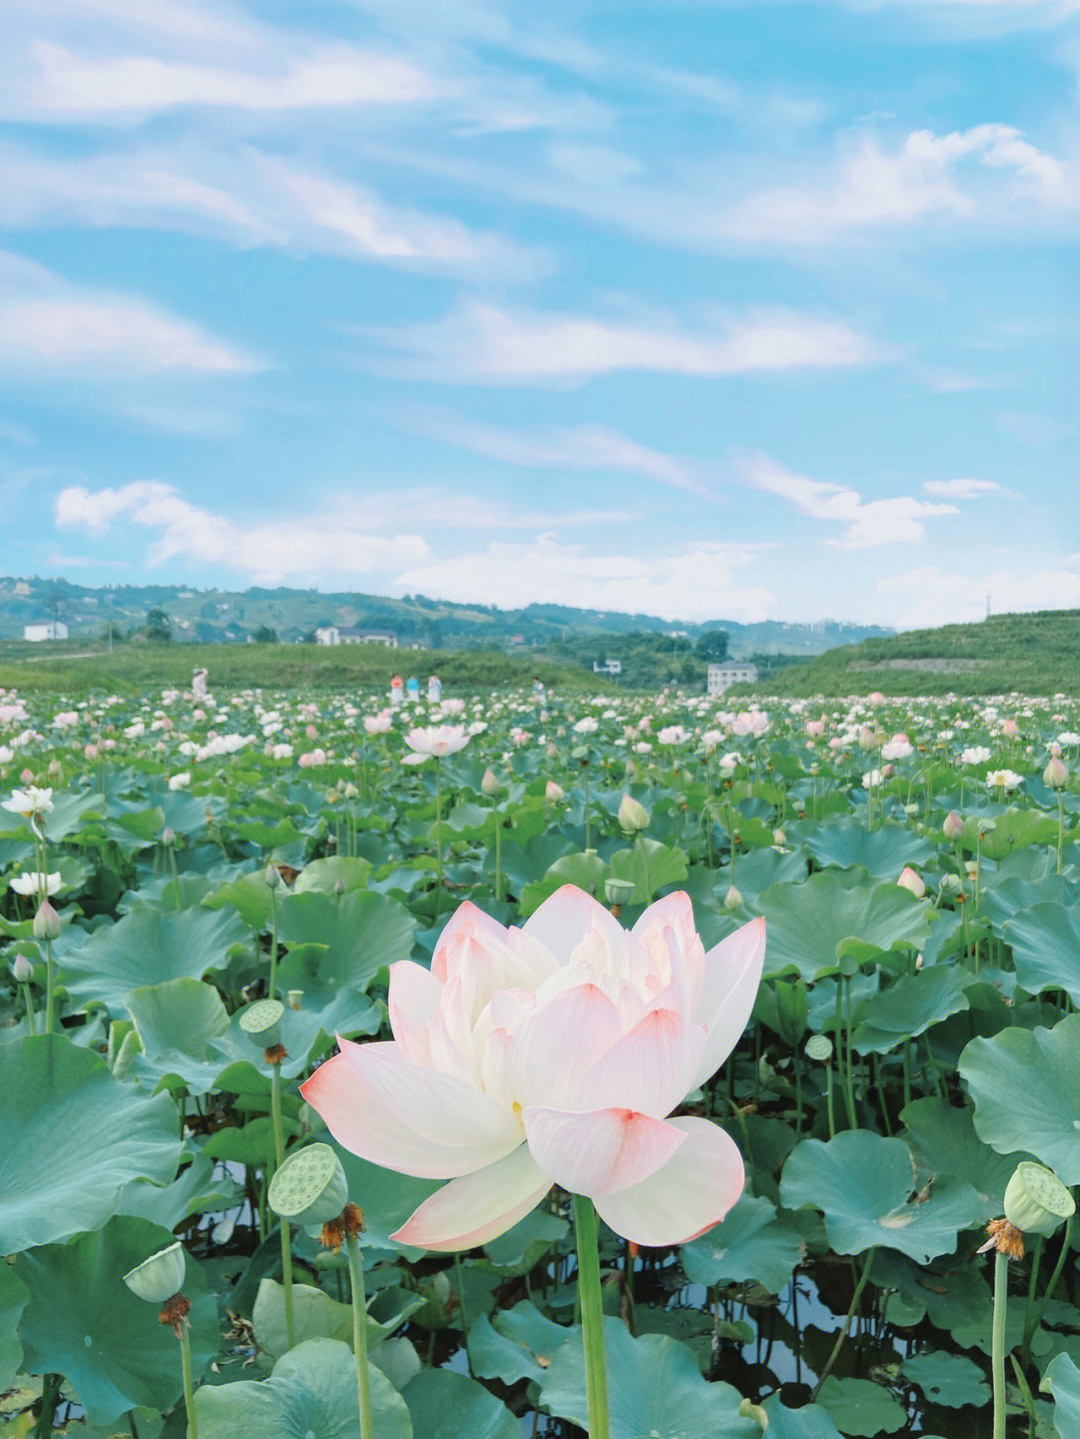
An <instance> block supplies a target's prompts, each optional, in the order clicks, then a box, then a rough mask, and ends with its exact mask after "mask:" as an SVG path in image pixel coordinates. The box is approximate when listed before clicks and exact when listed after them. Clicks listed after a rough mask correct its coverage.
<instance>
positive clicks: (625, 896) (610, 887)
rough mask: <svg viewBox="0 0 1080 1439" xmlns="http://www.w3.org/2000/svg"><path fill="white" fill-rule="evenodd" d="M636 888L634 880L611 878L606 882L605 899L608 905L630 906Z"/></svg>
mask: <svg viewBox="0 0 1080 1439" xmlns="http://www.w3.org/2000/svg"><path fill="white" fill-rule="evenodd" d="M635 887H636V886H635V885H634V882H633V880H630V879H615V878H614V877H609V878H608V879H605V880H604V898H605V899H606V900H607V902H608V904H629V903H630V899H631V896H632V895H633V893H634V889H635Z"/></svg>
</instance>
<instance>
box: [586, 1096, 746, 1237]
mask: <svg viewBox="0 0 1080 1439" xmlns="http://www.w3.org/2000/svg"><path fill="white" fill-rule="evenodd" d="M668 1123H669V1124H670V1125H672V1126H674V1127H675V1128H677V1129H680V1130H681V1131H682V1132H683V1133H684V1134H685V1135H686V1142H685V1144H683V1145H682V1147H681V1148H680V1149H678V1150H676V1151H675V1153H674V1154H673V1155H672V1157H671V1158H670V1159H669V1160H668V1162H667V1163H666V1164H665V1165H664V1166H663V1168H661V1169H658V1170H657V1171H656V1173H655V1174H652V1175H650V1176H649V1178H648V1179H645V1180H642V1182H641V1183H640V1184H634V1185H631V1186H630V1188H629V1189H620V1190H618V1191H617V1192H615V1193H611V1194H603V1195H600V1196H599V1197H598V1198H597V1199H596V1201H595V1203H596V1209H597V1213H598V1214H599V1215H600V1217H601V1219H602V1220H603V1221H604V1223H605V1224H606V1225H607V1226H608V1228H609V1229H613V1230H614V1231H615V1233H616V1234H621V1235H622V1237H623V1238H624V1239H631V1240H633V1241H634V1243H636V1244H645V1245H652V1246H656V1247H660V1246H663V1245H668V1244H686V1243H687V1242H688V1241H689V1240H691V1239H696V1238H697V1236H698V1235H699V1234H704V1233H705V1231H706V1230H707V1229H711V1228H712V1227H713V1225H714V1224H719V1223H720V1221H721V1219H723V1217H724V1215H725V1214H726V1213H727V1212H728V1210H729V1209H730V1208H731V1206H732V1205H733V1204H734V1203H735V1201H736V1199H738V1197H739V1195H740V1194H741V1193H742V1190H743V1183H744V1174H743V1162H742V1156H741V1155H740V1153H739V1150H738V1147H737V1146H736V1144H735V1142H734V1140H733V1139H731V1138H730V1137H729V1136H728V1135H727V1134H725V1133H724V1131H723V1130H722V1129H721V1128H719V1126H718V1125H715V1124H710V1122H709V1121H708V1120H707V1119H694V1118H690V1117H687V1118H684V1119H672V1120H669V1121H668Z"/></svg>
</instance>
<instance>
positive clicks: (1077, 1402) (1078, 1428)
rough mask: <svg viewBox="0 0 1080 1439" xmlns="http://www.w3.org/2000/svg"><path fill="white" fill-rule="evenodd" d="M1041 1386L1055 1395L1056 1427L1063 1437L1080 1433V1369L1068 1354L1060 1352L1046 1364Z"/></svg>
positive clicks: (1065, 1438)
mask: <svg viewBox="0 0 1080 1439" xmlns="http://www.w3.org/2000/svg"><path fill="white" fill-rule="evenodd" d="M1039 1387H1040V1388H1042V1389H1049V1390H1050V1393H1051V1394H1052V1395H1053V1399H1054V1427H1055V1428H1056V1429H1057V1432H1058V1433H1059V1434H1060V1435H1061V1439H1069V1436H1071V1435H1073V1434H1080V1369H1078V1368H1077V1367H1076V1365H1075V1364H1074V1363H1073V1361H1072V1360H1071V1359H1070V1358H1069V1356H1068V1355H1067V1354H1059V1355H1058V1356H1057V1358H1056V1359H1054V1360H1052V1361H1051V1362H1050V1363H1049V1364H1048V1365H1047V1366H1046V1373H1045V1375H1044V1376H1043V1382H1042V1384H1041V1385H1040V1386H1039Z"/></svg>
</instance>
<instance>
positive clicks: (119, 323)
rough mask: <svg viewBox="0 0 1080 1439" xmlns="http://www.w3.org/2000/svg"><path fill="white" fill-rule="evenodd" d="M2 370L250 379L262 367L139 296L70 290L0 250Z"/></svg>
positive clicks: (89, 375) (47, 273)
mask: <svg viewBox="0 0 1080 1439" xmlns="http://www.w3.org/2000/svg"><path fill="white" fill-rule="evenodd" d="M0 295H2V298H0V366H2V367H3V368H4V369H5V370H7V371H9V372H12V371H17V372H18V373H19V374H27V373H31V374H32V373H41V372H46V373H52V374H67V373H74V374H78V375H79V376H81V377H84V378H87V379H93V378H103V377H104V376H106V375H113V374H121V375H125V376H126V375H130V374H131V373H132V372H135V373H136V374H138V375H142V376H145V375H161V374H177V373H203V374H207V373H208V374H218V375H225V374H247V373H250V372H251V371H254V370H259V369H263V368H265V366H264V363H263V362H262V361H261V360H259V359H257V358H256V357H255V356H253V355H249V354H246V353H245V352H244V351H242V350H240V349H237V348H234V347H233V346H231V345H228V344H226V343H225V342H224V341H222V340H219V339H217V338H216V337H215V336H214V335H211V334H209V333H208V332H207V331H206V330H204V329H203V328H202V326H200V325H197V324H194V323H193V322H192V321H190V320H185V319H182V318H181V317H180V316H179V315H174V314H172V313H171V312H170V311H168V310H166V309H163V308H162V307H161V306H159V305H155V304H154V303H153V302H152V301H150V300H145V299H143V298H141V297H140V296H137V295H124V294H115V293H110V292H107V291H96V290H89V289H86V288H84V287H82V286H78V285H73V284H71V283H69V282H68V281H66V280H64V279H63V278H62V277H61V276H60V275H56V274H54V273H53V272H52V271H50V270H47V269H46V268H45V267H44V266H42V265H38V264H36V263H35V262H34V261H32V260H27V259H26V258H25V257H24V256H22V255H14V254H11V253H9V252H5V251H0Z"/></svg>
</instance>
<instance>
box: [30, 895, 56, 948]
mask: <svg viewBox="0 0 1080 1439" xmlns="http://www.w3.org/2000/svg"><path fill="white" fill-rule="evenodd" d="M59 937H60V916H59V915H58V914H57V912H56V910H55V909H53V907H52V905H51V904H50V903H49V901H48V900H47V899H43V900H42V901H41V904H40V906H39V908H38V912H37V914H35V915H34V938H35V939H59Z"/></svg>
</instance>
